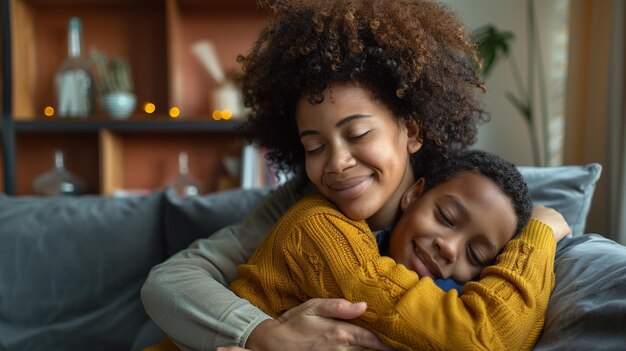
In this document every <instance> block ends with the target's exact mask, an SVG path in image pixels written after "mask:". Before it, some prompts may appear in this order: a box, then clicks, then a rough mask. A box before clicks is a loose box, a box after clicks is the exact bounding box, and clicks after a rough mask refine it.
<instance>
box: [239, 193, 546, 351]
mask: <svg viewBox="0 0 626 351" xmlns="http://www.w3.org/2000/svg"><path fill="white" fill-rule="evenodd" d="M555 247H556V243H555V240H554V236H553V234H552V231H551V229H550V228H549V227H548V226H546V225H545V224H543V223H541V222H539V221H536V220H531V222H530V223H529V225H528V226H527V227H526V229H525V230H524V232H523V233H522V234H521V235H520V237H518V238H517V239H514V240H512V241H511V242H509V243H508V245H507V246H506V247H505V249H504V250H503V252H502V253H501V254H500V255H499V256H498V259H497V261H496V264H495V265H494V266H490V267H487V268H486V269H485V270H484V271H483V272H482V274H481V278H480V283H478V282H468V283H466V284H465V287H464V288H463V293H462V295H461V296H459V295H458V294H457V292H456V291H449V292H447V293H445V292H443V291H442V290H441V289H440V288H438V287H437V286H436V285H435V284H434V283H433V281H432V280H431V279H430V278H422V279H420V277H418V276H417V274H416V273H415V272H413V271H410V270H408V269H407V268H405V267H404V266H403V265H397V264H396V263H395V262H394V261H393V260H392V259H390V258H388V257H381V256H380V255H379V253H378V247H377V245H376V241H375V238H374V235H373V234H372V232H371V231H370V229H369V227H368V226H367V224H366V223H365V222H364V221H361V222H357V221H352V220H350V219H348V218H347V217H345V216H344V215H343V214H342V213H341V212H339V211H338V210H337V209H336V208H335V207H334V205H332V204H331V203H330V202H329V201H328V200H326V199H325V198H324V197H323V196H321V195H320V194H313V195H310V196H308V197H306V198H304V199H303V200H301V201H299V202H298V203H297V204H296V205H295V206H293V207H292V208H291V209H290V210H289V211H288V212H287V213H286V214H285V216H283V218H282V219H281V220H280V221H279V222H277V224H276V225H275V226H274V228H273V229H272V232H271V233H270V234H269V235H268V236H267V237H266V239H265V240H264V241H263V243H262V244H261V245H260V246H259V248H258V249H257V250H256V251H255V253H254V254H253V256H252V257H251V259H250V261H249V262H248V263H247V264H245V265H241V266H240V267H239V271H238V277H237V279H236V280H235V281H234V282H233V283H232V284H231V286H230V288H231V289H232V290H233V291H234V292H235V293H237V294H238V295H239V296H241V297H243V298H246V299H247V300H249V301H250V302H252V303H253V304H254V305H256V306H257V307H259V308H260V309H261V310H263V311H265V312H266V313H268V314H269V315H271V316H273V317H278V316H280V315H281V314H282V313H283V312H285V311H287V310H289V309H290V308H292V307H294V306H297V305H299V304H301V303H302V302H304V301H306V300H308V299H310V298H314V297H324V298H328V297H342V298H346V299H348V300H350V301H355V302H356V301H365V302H367V304H368V310H367V312H365V313H364V314H363V315H362V316H361V317H360V318H358V319H356V320H354V321H353V322H354V323H356V324H358V325H361V326H363V327H365V328H367V329H369V330H372V331H373V332H374V333H376V334H377V335H378V336H379V337H380V338H381V339H382V340H383V341H384V342H385V343H387V344H389V345H391V346H393V347H396V348H398V349H401V350H440V349H447V350H481V349H482V350H517V349H522V350H527V349H531V348H532V346H533V345H534V343H535V342H536V340H537V338H538V336H539V333H540V331H541V328H542V326H543V320H544V313H545V310H546V308H547V304H548V299H549V297H550V293H551V292H552V289H553V288H554V274H553V264H554V255H555Z"/></svg>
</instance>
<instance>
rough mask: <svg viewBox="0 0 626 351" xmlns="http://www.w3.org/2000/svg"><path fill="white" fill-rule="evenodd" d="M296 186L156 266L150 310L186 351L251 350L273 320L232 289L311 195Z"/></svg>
mask: <svg viewBox="0 0 626 351" xmlns="http://www.w3.org/2000/svg"><path fill="white" fill-rule="evenodd" d="M300 184H301V183H298V182H297V181H291V182H289V183H287V184H285V185H284V186H282V187H280V188H278V189H276V190H274V191H272V192H271V193H270V194H268V195H267V196H266V197H265V198H264V199H262V200H261V202H260V204H259V205H258V206H257V208H256V209H255V210H254V211H253V212H252V213H251V214H250V215H249V216H248V217H247V218H246V219H245V220H244V221H243V222H242V223H239V224H236V225H233V226H230V227H227V228H224V229H222V230H220V231H218V232H216V233H215V234H213V235H212V236H210V237H208V238H205V239H199V240H197V241H196V242H194V243H193V244H192V245H191V246H190V247H189V248H187V249H185V250H182V251H180V252H179V253H177V254H175V255H174V256H172V257H170V258H169V259H168V260H166V261H165V262H163V263H161V264H160V265H158V266H155V267H154V268H153V269H152V270H151V272H150V274H149V276H148V278H147V280H146V282H145V283H144V285H143V287H142V290H141V299H142V302H143V304H144V307H145V310H146V312H147V313H148V315H149V316H150V318H152V320H154V322H155V323H156V324H157V325H158V326H159V327H161V328H162V329H163V330H164V331H165V332H166V333H167V334H168V335H169V336H170V337H171V338H172V339H174V340H175V341H176V343H177V345H179V346H180V347H181V348H183V349H186V350H215V348H216V347H218V346H224V345H241V346H242V347H243V346H244V345H245V342H246V339H247V337H248V336H249V334H250V332H251V331H252V330H253V329H254V328H255V327H256V326H257V325H258V324H259V323H260V322H261V321H263V320H266V319H268V318H270V317H269V316H267V315H266V314H265V313H263V312H262V311H261V310H259V309H258V308H256V307H255V306H253V305H252V304H250V303H249V302H248V301H246V300H244V299H241V298H239V297H237V296H236V295H235V294H233V293H232V292H231V291H230V290H228V289H227V288H226V286H227V284H229V283H230V282H231V281H232V280H233V279H234V278H235V274H236V271H237V266H238V265H239V264H242V263H245V262H246V261H247V260H248V258H249V257H250V256H251V255H252V253H253V252H254V250H255V249H256V247H257V246H258V245H259V243H260V242H261V241H262V240H263V238H264V237H265V235H266V233H267V232H269V230H270V228H271V226H272V225H273V224H274V223H275V222H276V221H277V219H278V218H280V216H281V215H282V214H283V213H284V212H285V211H286V210H287V209H288V208H289V207H290V206H291V205H293V204H294V203H295V202H296V201H297V200H299V199H300V198H301V197H303V196H304V193H306V192H309V191H310V188H303V187H302V186H300Z"/></svg>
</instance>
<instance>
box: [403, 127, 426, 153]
mask: <svg viewBox="0 0 626 351" xmlns="http://www.w3.org/2000/svg"><path fill="white" fill-rule="evenodd" d="M404 125H405V127H406V132H407V137H408V142H407V151H408V152H409V153H410V154H414V153H416V152H417V151H419V149H421V148H422V144H423V140H422V137H421V135H420V127H419V126H418V125H417V122H415V120H413V119H406V120H404Z"/></svg>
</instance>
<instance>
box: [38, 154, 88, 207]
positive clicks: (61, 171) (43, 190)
mask: <svg viewBox="0 0 626 351" xmlns="http://www.w3.org/2000/svg"><path fill="white" fill-rule="evenodd" d="M33 189H34V190H35V193H37V194H39V195H45V196H56V195H80V194H82V192H83V190H84V189H85V182H84V181H83V180H82V179H81V178H80V177H78V176H77V175H75V174H73V173H72V172H70V171H68V170H67V169H65V162H64V160H63V152H62V151H60V150H57V151H55V153H54V167H53V168H52V169H51V170H49V171H47V172H45V173H43V174H41V175H40V176H38V177H37V178H35V181H34V182H33Z"/></svg>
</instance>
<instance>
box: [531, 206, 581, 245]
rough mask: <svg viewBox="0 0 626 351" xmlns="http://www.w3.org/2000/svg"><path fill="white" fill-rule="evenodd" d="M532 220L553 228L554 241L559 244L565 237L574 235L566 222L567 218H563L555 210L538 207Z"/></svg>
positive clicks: (534, 209)
mask: <svg viewBox="0 0 626 351" xmlns="http://www.w3.org/2000/svg"><path fill="white" fill-rule="evenodd" d="M532 218H534V219H536V220H539V221H541V222H543V223H545V224H546V225H548V226H549V227H550V228H552V232H554V239H555V240H556V242H557V243H558V242H559V241H561V239H563V238H564V237H566V236H568V235H569V236H571V235H572V229H571V228H570V227H569V225H568V224H567V222H566V221H565V218H563V215H562V214H561V213H559V212H557V211H556V210H555V209H553V208H549V207H545V206H536V207H535V208H533V215H532Z"/></svg>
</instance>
